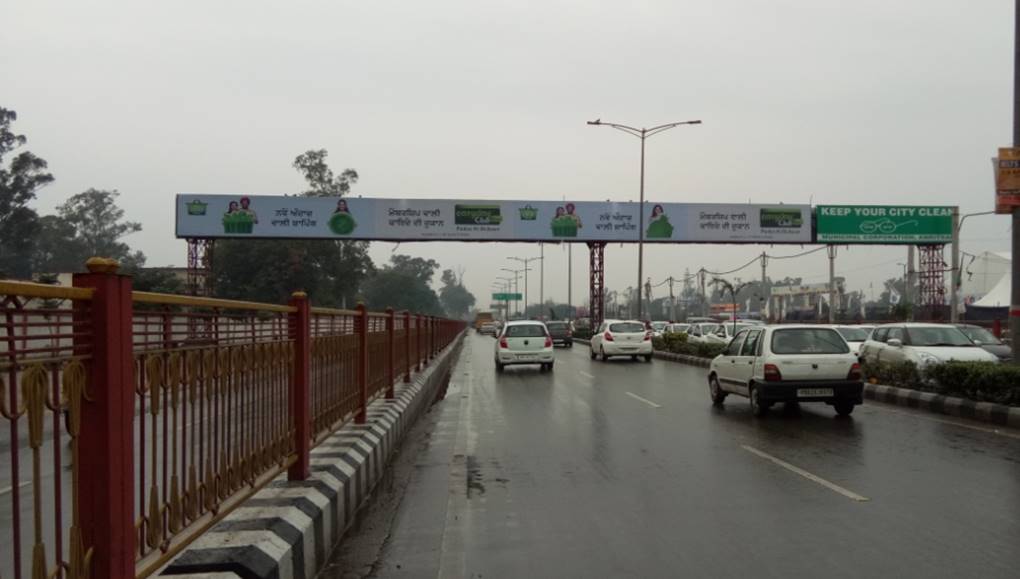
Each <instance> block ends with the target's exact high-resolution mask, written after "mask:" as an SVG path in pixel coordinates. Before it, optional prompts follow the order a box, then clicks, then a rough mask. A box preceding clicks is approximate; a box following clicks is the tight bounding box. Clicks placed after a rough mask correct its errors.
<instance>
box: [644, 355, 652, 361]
mask: <svg viewBox="0 0 1020 579" xmlns="http://www.w3.org/2000/svg"><path fill="white" fill-rule="evenodd" d="M651 361H652V355H651V354H645V362H651Z"/></svg>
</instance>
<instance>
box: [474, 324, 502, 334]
mask: <svg viewBox="0 0 1020 579" xmlns="http://www.w3.org/2000/svg"><path fill="white" fill-rule="evenodd" d="M478 333H479V334H482V335H483V336H495V335H498V334H499V324H497V323H496V322H486V323H484V324H482V325H481V326H480V327H479V328H478Z"/></svg>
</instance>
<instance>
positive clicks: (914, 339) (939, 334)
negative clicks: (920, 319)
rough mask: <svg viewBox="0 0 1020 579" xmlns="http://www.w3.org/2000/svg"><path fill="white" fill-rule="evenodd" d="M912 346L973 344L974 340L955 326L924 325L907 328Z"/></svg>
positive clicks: (960, 345) (959, 345)
mask: <svg viewBox="0 0 1020 579" xmlns="http://www.w3.org/2000/svg"><path fill="white" fill-rule="evenodd" d="M907 335H909V336H910V345H911V346H928V347H936V346H955V347H967V346H973V345H974V342H971V341H970V338H968V337H967V336H965V335H964V333H963V332H961V331H960V330H959V329H958V328H955V327H953V326H922V327H913V328H907Z"/></svg>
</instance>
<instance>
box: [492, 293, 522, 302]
mask: <svg viewBox="0 0 1020 579" xmlns="http://www.w3.org/2000/svg"><path fill="white" fill-rule="evenodd" d="M492 299H493V301H497V302H519V301H521V299H523V298H522V296H521V294H519V293H517V294H515V293H509V294H507V293H494V294H492Z"/></svg>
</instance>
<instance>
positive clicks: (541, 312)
mask: <svg viewBox="0 0 1020 579" xmlns="http://www.w3.org/2000/svg"><path fill="white" fill-rule="evenodd" d="M538 252H539V257H538V318H539V319H542V318H544V317H545V244H544V243H542V242H541V241H540V242H539V243H538Z"/></svg>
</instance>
